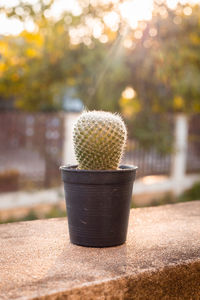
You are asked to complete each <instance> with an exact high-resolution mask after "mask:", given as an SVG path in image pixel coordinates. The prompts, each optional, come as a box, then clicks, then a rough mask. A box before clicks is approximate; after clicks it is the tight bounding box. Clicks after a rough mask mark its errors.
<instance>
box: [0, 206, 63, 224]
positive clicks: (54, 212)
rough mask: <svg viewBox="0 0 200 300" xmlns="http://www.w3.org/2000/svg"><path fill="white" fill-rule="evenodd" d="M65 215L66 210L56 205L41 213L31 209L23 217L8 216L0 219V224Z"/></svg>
mask: <svg viewBox="0 0 200 300" xmlns="http://www.w3.org/2000/svg"><path fill="white" fill-rule="evenodd" d="M62 217H66V210H65V209H64V210H63V209H62V208H60V207H59V206H58V205H54V206H52V208H51V209H50V210H49V211H48V212H46V213H43V214H41V212H40V210H37V208H36V209H34V210H33V209H31V210H30V211H29V212H28V213H27V214H26V215H25V216H23V217H17V218H16V217H9V218H7V219H6V220H1V219H0V224H4V223H13V222H22V221H32V220H38V219H50V218H62Z"/></svg>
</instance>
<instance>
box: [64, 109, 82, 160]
mask: <svg viewBox="0 0 200 300" xmlns="http://www.w3.org/2000/svg"><path fill="white" fill-rule="evenodd" d="M79 115H80V113H77V112H67V113H65V116H64V143H63V165H66V164H76V158H75V153H74V147H73V135H72V130H73V125H74V123H75V121H76V120H77V118H78V117H79Z"/></svg>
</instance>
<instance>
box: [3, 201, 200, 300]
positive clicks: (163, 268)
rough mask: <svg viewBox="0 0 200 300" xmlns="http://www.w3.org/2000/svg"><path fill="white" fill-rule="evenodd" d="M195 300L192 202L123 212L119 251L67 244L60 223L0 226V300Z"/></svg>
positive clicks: (199, 220)
mask: <svg viewBox="0 0 200 300" xmlns="http://www.w3.org/2000/svg"><path fill="white" fill-rule="evenodd" d="M33 298H34V299H70V300H71V299H72V300H73V299H200V201H196V202H190V203H185V204H177V205H167V206H160V207H157V208H143V209H136V210H132V211H131V217H130V222H129V233H128V239H127V243H126V244H124V245H122V246H119V247H113V248H104V249H95V248H84V247H80V246H75V245H72V244H70V242H69V238H68V230H67V221H66V219H63V218H62V219H51V220H40V221H31V222H21V223H15V224H7V225H0V299H33Z"/></svg>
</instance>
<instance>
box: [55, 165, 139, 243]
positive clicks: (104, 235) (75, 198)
mask: <svg viewBox="0 0 200 300" xmlns="http://www.w3.org/2000/svg"><path fill="white" fill-rule="evenodd" d="M76 168H77V166H74V165H73V166H66V167H65V166H62V167H60V169H61V172H62V179H63V181H64V189H65V199H66V206H67V214H68V224H69V234H70V240H71V242H72V243H73V244H77V245H81V246H88V247H111V246H116V245H120V244H123V243H124V242H125V241H126V235H127V228H128V218H129V211H130V202H131V196H132V188H133V182H134V180H135V175H136V169H137V167H135V166H120V168H119V170H78V169H76Z"/></svg>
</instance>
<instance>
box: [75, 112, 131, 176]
mask: <svg viewBox="0 0 200 300" xmlns="http://www.w3.org/2000/svg"><path fill="white" fill-rule="evenodd" d="M126 137H127V131H126V126H125V124H124V122H123V120H122V119H121V117H120V116H119V115H117V114H112V113H110V112H103V111H90V112H84V113H82V114H81V116H80V117H79V118H78V120H77V122H76V124H75V125H74V129H73V142H74V149H75V155H76V159H77V161H78V168H79V169H85V170H116V169H118V167H119V163H120V160H121V157H122V154H123V150H124V147H125V143H126Z"/></svg>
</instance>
